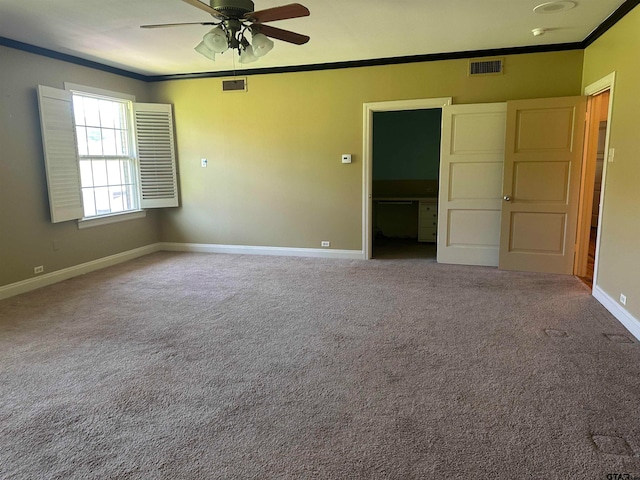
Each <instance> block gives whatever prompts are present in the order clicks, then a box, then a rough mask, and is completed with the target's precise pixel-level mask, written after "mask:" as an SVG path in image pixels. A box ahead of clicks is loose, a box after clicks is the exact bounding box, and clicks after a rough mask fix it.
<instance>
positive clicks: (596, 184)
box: [574, 78, 613, 289]
mask: <svg viewBox="0 0 640 480" xmlns="http://www.w3.org/2000/svg"><path fill="white" fill-rule="evenodd" d="M612 88H613V78H612V79H611V83H609V84H605V85H604V86H603V87H601V88H598V89H595V91H592V92H589V91H587V92H586V93H587V94H588V95H589V99H588V104H587V123H586V127H585V149H584V155H583V162H582V178H581V185H580V210H579V212H578V232H577V242H576V243H577V250H576V258H575V264H574V274H575V275H576V276H577V277H579V278H580V279H581V280H582V281H583V282H584V283H585V284H586V285H587V286H588V287H589V288H591V289H593V286H594V284H595V282H596V278H597V260H598V246H599V233H600V226H601V223H602V202H603V198H604V180H605V175H606V164H607V157H608V148H607V145H608V131H609V116H610V110H611V108H610V107H611V100H612V95H611V91H612Z"/></svg>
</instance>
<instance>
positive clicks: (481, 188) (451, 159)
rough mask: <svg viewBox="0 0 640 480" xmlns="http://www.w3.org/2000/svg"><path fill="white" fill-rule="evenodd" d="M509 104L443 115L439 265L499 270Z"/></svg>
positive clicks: (460, 107)
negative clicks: (475, 266) (496, 268)
mask: <svg viewBox="0 0 640 480" xmlns="http://www.w3.org/2000/svg"><path fill="white" fill-rule="evenodd" d="M506 118H507V104H506V103H487V104H473V105H451V106H447V107H444V109H443V112H442V147H441V158H440V188H439V194H438V198H439V201H438V203H439V205H438V249H437V252H438V254H437V255H438V262H439V263H456V264H462V265H486V266H494V267H497V266H498V257H499V253H500V217H501V208H502V171H503V165H504V147H505V132H506V124H507V123H506Z"/></svg>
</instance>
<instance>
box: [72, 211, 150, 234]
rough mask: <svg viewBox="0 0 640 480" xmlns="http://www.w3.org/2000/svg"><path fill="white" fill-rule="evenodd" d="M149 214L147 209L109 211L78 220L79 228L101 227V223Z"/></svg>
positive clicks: (131, 218) (107, 223)
mask: <svg viewBox="0 0 640 480" xmlns="http://www.w3.org/2000/svg"><path fill="white" fill-rule="evenodd" d="M146 216H147V211H146V210H127V211H126V212H117V213H108V214H106V215H99V216H95V217H84V218H79V219H78V220H76V222H78V230H84V229H85V228H93V227H99V226H101V225H109V224H111V223H118V222H126V221H127V220H135V219H137V218H144V217H146Z"/></svg>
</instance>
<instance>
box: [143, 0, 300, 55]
mask: <svg viewBox="0 0 640 480" xmlns="http://www.w3.org/2000/svg"><path fill="white" fill-rule="evenodd" d="M182 1H183V2H186V3H188V4H189V5H193V6H194V7H196V8H199V9H200V10H203V11H205V12H207V13H209V14H210V15H211V16H212V17H213V18H214V19H215V21H208V22H188V23H163V24H157V25H142V26H141V28H165V27H179V26H183V25H214V28H212V29H211V30H210V31H209V32H207V33H206V34H205V35H204V37H203V38H202V41H201V42H200V43H199V44H198V45H197V46H196V47H195V50H196V51H197V52H198V53H200V54H202V55H204V56H205V57H207V58H209V59H210V60H215V55H216V53H224V52H225V51H227V50H228V49H229V48H231V49H232V50H237V51H238V54H239V55H240V63H251V62H254V61H256V60H257V59H258V58H259V57H262V56H264V55H266V54H267V53H269V52H270V51H271V49H273V41H272V40H271V39H270V38H275V39H277V40H282V41H283V42H288V43H292V44H294V45H303V44H305V43H307V42H308V41H309V37H308V36H307V35H301V34H299V33H295V32H291V31H289V30H283V29H281V28H276V27H272V26H270V25H264V23H266V22H274V21H277V20H286V19H289V18H299V17H306V16H309V14H310V12H309V9H308V8H307V7H305V6H303V5H300V4H299V3H291V4H289V5H282V6H280V7H273V8H267V9H265V10H258V11H254V4H253V1H252V0H211V1H210V5H207V4H206V3H203V2H201V1H200V0H182ZM247 31H249V32H250V33H251V43H249V40H248V39H247V38H246V36H245V33H246V32H247Z"/></svg>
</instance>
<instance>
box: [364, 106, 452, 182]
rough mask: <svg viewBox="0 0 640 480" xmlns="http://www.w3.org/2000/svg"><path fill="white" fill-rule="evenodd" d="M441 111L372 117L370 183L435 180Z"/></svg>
mask: <svg viewBox="0 0 640 480" xmlns="http://www.w3.org/2000/svg"><path fill="white" fill-rule="evenodd" d="M441 121H442V110H441V109H439V108H438V109H427V110H406V111H397V112H375V113H374V114H373V180H437V179H438V170H439V167H440V131H441V127H440V125H441Z"/></svg>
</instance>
